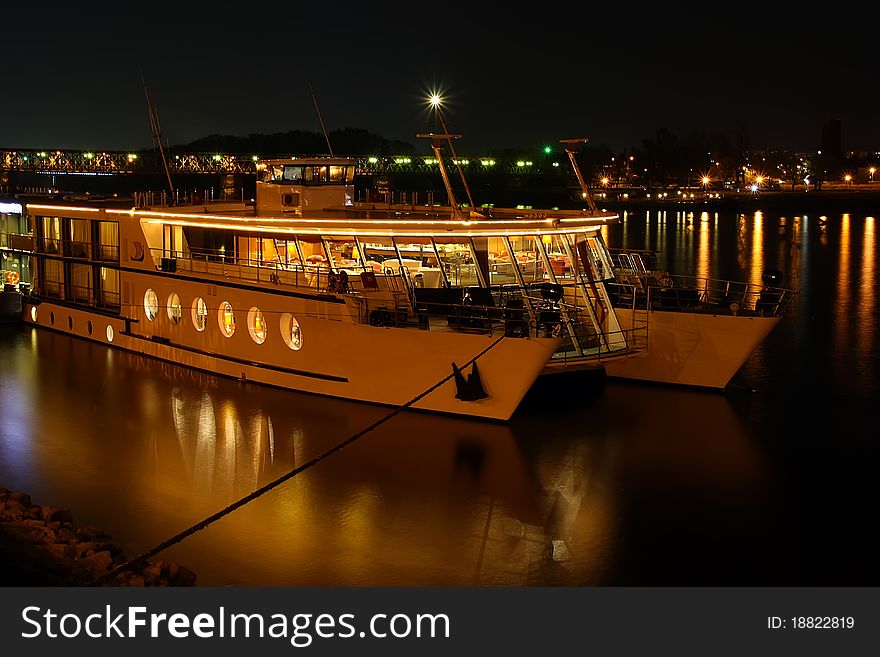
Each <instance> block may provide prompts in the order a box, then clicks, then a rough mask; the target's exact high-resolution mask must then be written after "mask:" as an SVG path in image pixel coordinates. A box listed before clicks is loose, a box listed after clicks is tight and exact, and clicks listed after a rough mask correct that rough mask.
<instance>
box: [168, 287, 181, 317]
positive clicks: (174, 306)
mask: <svg viewBox="0 0 880 657" xmlns="http://www.w3.org/2000/svg"><path fill="white" fill-rule="evenodd" d="M181 317H183V307H181V305H180V297H179V296H177V295H176V294H174V293H172V294H171V296H169V297H168V319H170V320H171V323H172V324H180V318H181Z"/></svg>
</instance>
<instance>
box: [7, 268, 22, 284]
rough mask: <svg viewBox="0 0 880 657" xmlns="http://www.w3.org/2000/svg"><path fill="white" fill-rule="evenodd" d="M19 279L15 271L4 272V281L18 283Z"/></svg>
mask: <svg viewBox="0 0 880 657" xmlns="http://www.w3.org/2000/svg"><path fill="white" fill-rule="evenodd" d="M20 280H21V276H19V275H18V272H17V271H10V272H7V273H6V282H7V283H9V284H10V285H18V281H20Z"/></svg>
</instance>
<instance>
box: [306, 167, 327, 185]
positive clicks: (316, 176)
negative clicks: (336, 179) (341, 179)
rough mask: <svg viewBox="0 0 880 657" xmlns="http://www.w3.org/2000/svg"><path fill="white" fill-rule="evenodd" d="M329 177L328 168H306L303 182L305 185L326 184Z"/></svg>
mask: <svg viewBox="0 0 880 657" xmlns="http://www.w3.org/2000/svg"><path fill="white" fill-rule="evenodd" d="M329 176H330V173H329V167H327V166H318V165H314V166H307V167H305V171H304V173H303V180H304V181H305V182H307V183H322V182H327V179H328V178H329Z"/></svg>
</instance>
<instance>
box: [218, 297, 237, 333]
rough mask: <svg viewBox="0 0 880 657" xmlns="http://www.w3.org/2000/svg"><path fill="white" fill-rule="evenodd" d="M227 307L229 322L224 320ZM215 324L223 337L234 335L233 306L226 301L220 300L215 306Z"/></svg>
mask: <svg viewBox="0 0 880 657" xmlns="http://www.w3.org/2000/svg"><path fill="white" fill-rule="evenodd" d="M227 309H229V317H230V318H231V321H230V322H227V321H226V315H227V313H226V310H227ZM217 325H218V326H219V327H220V333H222V334H223V336H224V337H227V338H231V337H232V336H233V335H235V308H233V307H232V304H231V303H229V302H228V301H221V302H220V305H219V306H218V307H217Z"/></svg>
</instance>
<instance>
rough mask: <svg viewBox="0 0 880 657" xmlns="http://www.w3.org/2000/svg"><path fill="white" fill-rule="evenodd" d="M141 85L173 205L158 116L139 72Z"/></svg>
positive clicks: (172, 185) (171, 186)
mask: <svg viewBox="0 0 880 657" xmlns="http://www.w3.org/2000/svg"><path fill="white" fill-rule="evenodd" d="M141 83H143V85H144V95H145V96H146V97H147V112H148V113H149V115H150V129H151V130H152V131H153V141H155V142H156V145H157V146H158V147H159V154H160V155H161V156H162V166H163V167H164V168H165V177H166V178H167V180H168V188H169V189H170V190H171V203H172V204H173V203H174V183H172V182H171V171H170V169H169V168H168V160H167V159H166V157H165V149H164V148H162V130H161V129H160V128H159V116H158V115H157V114H156V110H155V108H154V107H153V103H152V102H151V101H150V92H149V91H147V82H146V80H144V74H143V72H141Z"/></svg>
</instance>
